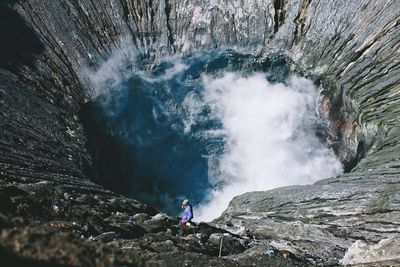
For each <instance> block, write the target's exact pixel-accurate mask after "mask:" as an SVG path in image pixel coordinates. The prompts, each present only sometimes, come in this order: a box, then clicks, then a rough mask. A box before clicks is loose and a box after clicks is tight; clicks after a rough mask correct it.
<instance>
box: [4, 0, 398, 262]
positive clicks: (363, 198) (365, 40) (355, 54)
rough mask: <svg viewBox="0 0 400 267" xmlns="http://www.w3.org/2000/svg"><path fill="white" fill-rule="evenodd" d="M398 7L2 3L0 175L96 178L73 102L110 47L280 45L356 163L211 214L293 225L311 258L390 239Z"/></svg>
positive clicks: (128, 55) (340, 148)
mask: <svg viewBox="0 0 400 267" xmlns="http://www.w3.org/2000/svg"><path fill="white" fill-rule="evenodd" d="M399 15H400V3H399V1H396V0H387V1H368V0H359V1H322V0H321V1H310V0H303V1H297V0H293V1H287V0H282V1H280V0H274V1H272V0H271V1H261V0H245V1H239V0H237V1H223V0H221V1H211V0H210V1H186V0H185V1H178V0H167V1H164V0H162V1H161V0H160V1H133V0H132V1H131V0H120V1H119V0H111V1H92V0H81V1H68V0H62V1H50V0H21V1H17V0H5V1H2V2H1V3H0V18H1V19H0V25H1V27H0V37H1V42H0V55H1V56H0V103H1V104H0V118H1V120H0V128H1V129H2V130H1V132H0V140H1V141H0V142H1V143H0V171H1V173H0V175H1V177H2V183H3V184H4V185H7V184H8V183H12V182H16V181H19V180H21V179H22V180H26V181H34V180H36V179H39V180H42V179H45V180H53V181H55V182H56V183H57V184H74V185H81V186H83V187H84V186H89V187H90V182H88V181H87V179H88V178H89V177H91V172H92V170H93V168H94V166H93V162H92V159H91V155H90V153H89V152H88V150H87V148H86V138H85V134H84V131H83V128H82V126H81V124H80V122H79V120H78V117H77V112H78V110H79V108H80V105H81V104H82V103H84V102H85V101H87V100H88V99H89V98H90V96H91V94H92V91H93V89H94V88H95V87H96V84H95V81H93V80H91V79H90V77H89V76H88V73H90V72H91V71H93V70H97V69H99V68H100V67H101V65H102V64H103V62H107V60H108V59H109V58H110V56H111V55H115V54H120V55H121V58H124V60H125V61H124V62H126V61H128V62H130V66H129V67H130V68H132V69H140V68H143V67H144V66H145V65H147V64H151V63H152V62H153V60H157V58H159V57H160V56H163V55H170V54H179V53H193V52H196V51H201V50H208V49H213V48H223V47H234V48H236V49H238V50H240V49H245V50H247V51H249V50H250V51H252V52H253V53H255V54H257V53H259V54H260V55H261V56H263V57H267V56H268V55H269V53H271V52H276V51H279V52H280V53H283V54H285V55H287V56H288V57H289V58H291V59H292V61H293V63H294V65H296V66H297V68H298V69H299V70H300V71H301V72H302V73H303V74H304V75H306V76H309V77H316V78H315V80H316V81H318V83H319V84H320V89H321V90H322V95H321V106H320V110H319V112H320V115H321V117H322V118H324V119H325V120H326V136H327V141H328V143H331V144H332V146H333V148H334V149H335V151H336V152H337V153H338V155H339V157H340V158H341V159H342V160H343V162H345V163H346V166H347V168H348V169H351V168H353V167H354V166H356V164H357V163H358V164H357V166H356V167H355V168H354V169H353V170H352V172H350V173H347V174H345V175H343V176H341V177H338V178H332V179H328V180H324V181H321V182H319V183H317V184H316V185H310V186H303V187H291V188H284V189H277V190H274V191H270V192H259V193H248V194H245V195H243V196H240V197H237V198H236V199H235V200H234V201H233V202H232V203H231V205H230V207H229V208H228V210H227V211H226V212H225V213H224V215H223V216H222V217H221V218H220V219H219V221H218V222H220V223H227V222H234V223H235V224H238V225H240V224H242V225H243V226H245V227H247V228H248V229H249V230H251V231H254V232H255V234H256V235H258V236H260V237H262V238H264V239H267V238H269V237H271V236H272V237H273V238H274V239H276V240H278V239H287V240H291V241H293V242H294V241H295V238H294V237H293V236H291V235H288V234H287V233H290V231H291V230H290V229H292V228H291V227H300V228H301V229H302V230H301V234H300V235H299V236H300V237H299V238H298V240H300V241H299V243H298V244H296V246H297V245H298V246H299V247H300V249H299V251H303V250H305V251H308V252H309V253H311V251H312V250H313V249H314V248H315V247H314V245H310V242H309V241H312V242H316V244H322V243H323V244H325V245H326V248H325V249H322V250H320V251H317V252H316V255H315V256H313V258H314V259H322V260H325V261H326V260H328V259H335V258H336V259H338V258H340V257H342V256H343V255H344V251H345V249H347V248H348V246H350V244H351V243H352V242H353V241H355V240H357V239H365V240H366V241H371V242H377V241H379V240H381V239H384V238H390V237H393V236H397V235H398V230H397V228H396V227H397V225H398V224H400V222H399V221H398V218H399V216H397V215H396V214H397V212H398V203H399V201H398V194H399V192H398V187H397V185H398V183H399V180H398V177H399V171H398V162H399V155H398V153H397V151H398V149H399V148H398V146H399V136H400V134H399V121H398V117H399V108H398V102H399V94H398V91H399V90H400V87H399V78H398V77H400V76H399V74H400V69H399V64H398V63H399V58H400V57H399V45H400V42H399V40H400V31H399V17H400V16H399ZM121 62H122V61H121ZM121 62H119V61H118V62H116V63H113V64H116V65H117V67H118V66H119V65H123V66H122V67H126V65H124V64H125V63H121ZM108 63H109V64H111V63H112V62H108ZM285 195H289V196H290V197H288V198H286V197H285ZM309 209H311V210H309ZM339 209H343V211H345V212H344V213H339V212H338V210H339ZM270 214H275V215H270ZM240 216H241V217H240ZM251 216H256V217H254V218H259V217H260V216H261V217H262V218H263V219H262V220H258V219H257V220H254V219H252V217H251ZM272 221H273V222H274V223H272ZM293 221H296V223H293ZM264 223H267V224H268V225H271V228H268V229H267V230H266V229H265V226H264ZM294 224H296V225H294ZM274 225H276V227H272V226H274ZM389 226H390V227H389ZM392 226H393V227H392ZM391 227H392V228H393V229H392V228H391ZM228 228H229V227H228ZM277 228H283V229H287V231H286V232H285V231H280V232H276V229H277ZM349 236H351V238H350V239H349V240H346V238H349ZM331 240H332V241H331ZM303 252H304V251H303Z"/></svg>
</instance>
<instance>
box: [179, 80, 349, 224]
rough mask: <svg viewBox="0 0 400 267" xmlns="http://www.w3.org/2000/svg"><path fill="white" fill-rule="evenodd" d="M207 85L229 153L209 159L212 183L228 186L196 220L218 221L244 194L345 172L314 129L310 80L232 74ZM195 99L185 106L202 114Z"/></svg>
mask: <svg viewBox="0 0 400 267" xmlns="http://www.w3.org/2000/svg"><path fill="white" fill-rule="evenodd" d="M203 84H204V95H203V97H202V98H203V100H202V101H204V102H203V103H201V104H203V105H208V106H209V107H210V109H211V113H212V116H215V118H216V119H218V120H220V121H221V123H222V127H223V131H222V133H220V134H222V135H223V137H224V140H225V143H226V148H225V151H224V153H223V154H222V155H221V156H220V157H219V158H218V160H217V161H218V163H215V157H210V160H209V161H210V164H209V168H210V174H212V177H210V179H211V182H212V183H214V184H217V183H219V182H222V183H223V184H224V185H223V186H222V187H219V188H218V189H215V190H214V191H212V192H211V195H210V198H209V202H207V204H203V205H200V206H199V207H198V208H197V210H196V219H197V220H205V221H208V220H211V219H214V218H216V217H217V216H219V215H220V214H221V213H222V212H223V211H224V210H225V209H226V208H227V206H228V203H229V201H230V200H232V198H233V197H234V196H236V195H239V194H242V193H245V192H249V191H260V190H267V189H272V188H276V187H280V186H287V185H294V184H308V183H312V182H314V181H316V180H318V179H322V178H327V177H331V176H336V175H338V174H340V173H341V172H342V166H341V163H340V162H339V161H338V160H337V159H336V157H335V155H334V153H333V152H332V151H331V150H330V149H328V148H327V147H326V146H325V145H324V144H322V143H321V142H320V141H319V139H318V138H317V137H316V135H315V130H314V129H313V127H312V125H313V124H314V122H315V119H316V118H315V107H316V103H315V102H316V99H317V97H316V89H315V87H314V85H313V83H312V82H311V81H309V80H307V79H304V78H296V77H293V78H291V79H290V80H289V81H288V85H284V84H270V83H269V82H268V81H267V80H266V79H265V78H264V76H263V75H262V74H256V75H253V76H250V77H247V78H243V77H241V76H240V75H238V74H234V73H228V74H225V75H224V76H223V77H221V78H217V79H213V78H210V77H207V76H205V77H204V78H203ZM190 100H191V101H186V104H190V105H193V106H192V107H193V112H194V113H197V111H198V110H199V108H198V105H199V103H196V101H193V97H191V98H190ZM188 108H190V107H188ZM190 120H193V114H192V115H191V117H190ZM190 124H191V123H190ZM188 127H190V126H189V125H188Z"/></svg>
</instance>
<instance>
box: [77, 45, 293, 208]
mask: <svg viewBox="0 0 400 267" xmlns="http://www.w3.org/2000/svg"><path fill="white" fill-rule="evenodd" d="M174 61H175V60H171V59H169V60H165V61H163V62H161V63H160V64H158V65H156V66H154V67H153V68H152V71H151V73H150V74H146V75H144V74H143V73H132V75H131V76H130V78H128V79H126V80H125V81H124V82H122V83H121V84H119V85H118V86H117V87H116V88H110V90H109V91H108V93H106V94H103V95H100V96H98V97H97V98H95V99H93V100H92V101H91V102H89V103H87V104H86V105H85V106H84V107H83V108H82V110H81V120H82V122H83V123H84V125H85V129H86V132H87V135H88V140H89V142H90V147H91V149H92V152H93V154H94V159H95V172H94V173H91V174H90V175H91V177H92V179H93V180H95V181H96V182H98V183H100V184H102V185H104V186H106V187H107V188H109V189H111V190H114V191H116V192H118V193H121V194H123V195H126V196H129V197H133V198H136V199H138V200H141V201H143V202H145V203H148V204H151V205H153V206H154V207H156V208H158V209H160V210H162V211H166V212H170V213H176V212H177V211H178V209H179V204H180V201H181V200H182V199H183V198H189V199H190V200H191V201H192V202H193V203H199V202H202V201H207V194H208V193H209V192H210V190H211V189H212V188H213V187H215V186H222V185H218V184H212V183H211V182H210V181H209V179H208V178H209V177H208V176H209V173H208V172H209V168H208V158H209V157H210V156H211V155H214V156H218V155H219V154H221V153H222V151H223V150H224V140H223V138H221V137H220V138H210V137H207V138H206V137H205V136H204V134H203V133H204V131H207V130H212V129H219V128H220V127H221V125H220V122H219V121H216V120H215V119H213V118H212V117H211V116H209V112H210V111H209V110H208V109H207V108H206V107H205V108H204V109H203V110H202V111H201V114H200V117H199V118H198V119H197V120H196V122H195V123H194V124H193V125H192V127H191V131H190V132H185V130H184V129H185V123H184V121H185V118H186V117H187V116H188V114H187V113H186V111H185V109H184V108H183V107H182V102H183V101H184V98H185V96H186V95H187V94H188V93H189V92H191V93H194V94H195V95H201V92H202V90H203V87H202V83H201V75H202V74H209V75H215V76H218V75H221V74H222V73H223V72H225V71H236V72H241V73H243V75H247V74H250V73H252V72H254V71H261V72H265V75H266V78H267V79H268V80H269V81H270V82H284V81H285V79H286V78H287V77H288V76H289V74H290V71H289V68H288V64H287V62H286V60H285V58H284V57H282V56H279V55H276V56H273V57H270V58H268V59H264V60H263V61H260V60H258V59H257V58H256V57H254V56H251V55H244V54H238V53H236V52H233V51H223V52H218V51H216V52H213V53H209V54H202V55H196V56H190V57H185V58H181V59H180V61H181V62H182V63H183V64H184V65H186V66H187V68H186V69H184V70H182V71H180V72H177V73H175V74H174V75H172V76H171V75H166V74H167V73H168V71H169V70H171V68H173V66H174ZM116 75H118V74H116Z"/></svg>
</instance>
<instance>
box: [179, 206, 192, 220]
mask: <svg viewBox="0 0 400 267" xmlns="http://www.w3.org/2000/svg"><path fill="white" fill-rule="evenodd" d="M181 217H182V221H185V222H189V221H190V220H191V219H193V209H192V205H190V204H187V205H186V206H185V210H184V211H183V213H182V216H181Z"/></svg>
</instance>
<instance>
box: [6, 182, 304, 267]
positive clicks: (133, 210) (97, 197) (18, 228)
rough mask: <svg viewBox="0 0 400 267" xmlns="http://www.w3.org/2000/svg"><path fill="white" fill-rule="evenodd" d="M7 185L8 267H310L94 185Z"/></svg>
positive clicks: (264, 245) (246, 238) (262, 244)
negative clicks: (184, 222) (185, 222)
mask: <svg viewBox="0 0 400 267" xmlns="http://www.w3.org/2000/svg"><path fill="white" fill-rule="evenodd" d="M2 178H3V179H2V183H1V186H0V200H1V202H0V203H1V204H0V227H1V232H0V258H1V259H2V260H3V261H2V262H4V261H6V262H8V263H9V265H7V266H17V264H18V265H19V266H249V265H256V266H260V265H271V266H299V265H308V264H309V263H310V262H309V260H307V259H305V258H303V257H302V256H300V257H299V256H298V255H296V254H294V253H292V252H291V251H290V250H286V249H282V248H280V249H279V248H278V247H274V246H271V245H270V244H269V242H268V240H258V239H257V238H256V237H255V236H253V235H252V234H250V233H248V232H247V233H242V235H236V234H232V233H230V232H228V231H226V230H223V229H221V228H216V227H214V226H211V225H209V224H206V223H196V224H194V225H192V226H190V227H187V228H180V227H179V226H178V224H177V218H172V217H169V216H167V215H165V214H161V213H157V212H156V211H155V210H153V209H152V208H150V207H148V206H146V205H143V204H140V203H138V202H136V201H134V200H132V199H128V198H125V197H121V196H118V195H116V194H113V193H112V192H109V191H107V190H104V189H102V188H101V187H99V186H97V185H94V184H92V183H90V182H87V183H82V182H75V183H74V182H72V181H70V182H68V183H62V184H60V183H55V182H47V181H37V180H18V181H17V180H16V179H9V178H7V177H2ZM221 238H222V239H223V243H222V248H221V247H220V245H221V243H220V242H221ZM220 249H221V257H219V253H220Z"/></svg>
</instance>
